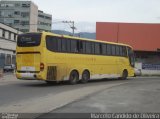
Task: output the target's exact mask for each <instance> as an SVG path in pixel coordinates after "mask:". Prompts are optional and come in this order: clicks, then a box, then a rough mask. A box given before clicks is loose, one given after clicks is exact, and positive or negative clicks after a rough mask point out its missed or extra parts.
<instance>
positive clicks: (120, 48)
mask: <svg viewBox="0 0 160 119" xmlns="http://www.w3.org/2000/svg"><path fill="white" fill-rule="evenodd" d="M119 53H120V54H119V55H120V56H123V53H122V46H119Z"/></svg>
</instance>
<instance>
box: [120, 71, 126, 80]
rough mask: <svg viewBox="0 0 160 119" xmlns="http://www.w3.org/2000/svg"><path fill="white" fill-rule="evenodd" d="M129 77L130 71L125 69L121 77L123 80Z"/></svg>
mask: <svg viewBox="0 0 160 119" xmlns="http://www.w3.org/2000/svg"><path fill="white" fill-rule="evenodd" d="M127 77H128V71H127V70H124V71H123V73H122V77H121V79H122V80H126V79H127Z"/></svg>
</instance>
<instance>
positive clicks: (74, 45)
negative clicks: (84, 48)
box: [71, 40, 78, 53]
mask: <svg viewBox="0 0 160 119" xmlns="http://www.w3.org/2000/svg"><path fill="white" fill-rule="evenodd" d="M71 52H72V53H77V52H78V48H77V40H71Z"/></svg>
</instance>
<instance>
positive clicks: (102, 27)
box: [96, 22, 160, 51]
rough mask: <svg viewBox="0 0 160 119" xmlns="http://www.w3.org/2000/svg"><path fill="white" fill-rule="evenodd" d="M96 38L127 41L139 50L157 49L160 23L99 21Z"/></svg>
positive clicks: (159, 42) (159, 41)
mask: <svg viewBox="0 0 160 119" xmlns="http://www.w3.org/2000/svg"><path fill="white" fill-rule="evenodd" d="M96 39H98V40H104V41H111V42H119V43H126V44H129V45H131V46H133V48H134V50H138V51H157V49H160V24H143V23H109V22H97V23H96Z"/></svg>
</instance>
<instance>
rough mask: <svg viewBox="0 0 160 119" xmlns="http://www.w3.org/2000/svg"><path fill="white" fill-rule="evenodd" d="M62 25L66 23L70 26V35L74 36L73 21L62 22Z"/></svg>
mask: <svg viewBox="0 0 160 119" xmlns="http://www.w3.org/2000/svg"><path fill="white" fill-rule="evenodd" d="M62 22H63V23H68V24H69V25H70V28H71V29H72V35H73V36H74V31H75V30H76V27H75V26H74V21H62Z"/></svg>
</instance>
